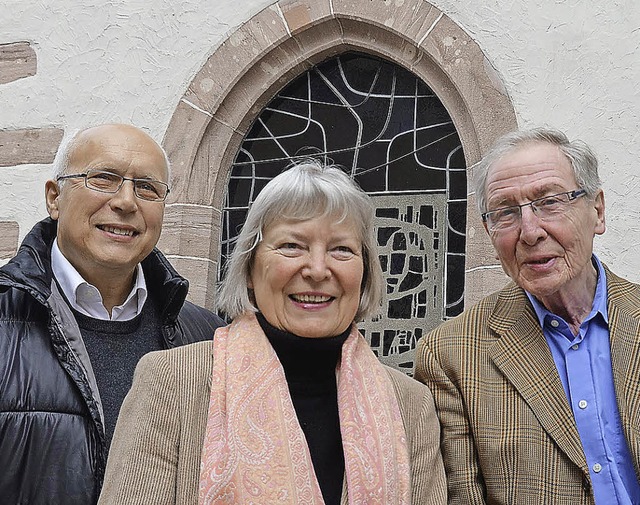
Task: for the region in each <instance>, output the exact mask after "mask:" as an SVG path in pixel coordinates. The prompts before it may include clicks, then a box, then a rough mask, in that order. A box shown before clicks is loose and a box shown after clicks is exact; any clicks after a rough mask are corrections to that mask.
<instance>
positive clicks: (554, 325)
mask: <svg viewBox="0 0 640 505" xmlns="http://www.w3.org/2000/svg"><path fill="white" fill-rule="evenodd" d="M551 326H553V327H554V328H557V327H558V326H560V323H559V322H558V321H557V320H556V319H552V320H551Z"/></svg>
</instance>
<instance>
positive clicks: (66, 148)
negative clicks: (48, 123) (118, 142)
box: [51, 126, 171, 187]
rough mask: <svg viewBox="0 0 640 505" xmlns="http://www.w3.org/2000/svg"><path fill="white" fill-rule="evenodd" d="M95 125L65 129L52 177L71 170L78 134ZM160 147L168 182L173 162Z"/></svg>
mask: <svg viewBox="0 0 640 505" xmlns="http://www.w3.org/2000/svg"><path fill="white" fill-rule="evenodd" d="M91 128H94V127H93V126H89V127H87V128H82V129H75V130H70V131H65V134H64V136H63V137H62V141H61V142H60V145H59V146H58V151H57V152H56V156H55V158H54V159H53V166H52V173H51V177H52V178H53V180H54V181H55V180H56V179H57V178H58V177H60V176H61V175H65V174H67V173H68V171H69V160H70V159H71V155H72V154H73V151H74V149H75V148H76V147H77V140H78V136H79V135H80V134H81V133H83V132H85V131H87V130H89V129H91ZM158 146H159V147H160V149H161V150H162V155H163V156H164V161H165V163H166V164H167V182H169V181H170V180H171V164H170V163H169V157H168V156H167V153H166V151H165V150H164V148H163V147H162V146H161V145H160V144H158ZM64 182H65V181H64V180H62V181H58V185H59V186H60V187H62V184H63V183H64Z"/></svg>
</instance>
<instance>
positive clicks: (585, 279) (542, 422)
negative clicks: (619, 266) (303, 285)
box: [415, 128, 640, 505]
mask: <svg viewBox="0 0 640 505" xmlns="http://www.w3.org/2000/svg"><path fill="white" fill-rule="evenodd" d="M476 175H477V178H476V185H477V189H476V196H477V200H478V206H479V208H480V212H481V213H482V218H483V221H484V225H485V228H486V230H487V232H488V233H489V235H490V237H491V241H492V243H493V246H494V248H495V250H496V252H497V254H498V257H499V258H500V261H501V263H502V266H503V268H504V270H505V272H506V273H507V274H508V275H509V277H511V279H512V282H510V283H509V284H508V285H507V286H506V287H505V288H504V289H502V290H501V291H500V292H498V293H495V294H493V295H491V296H488V297H487V298H485V299H484V300H482V301H481V302H480V303H478V304H477V305H476V306H474V307H472V308H471V309H469V310H466V311H465V312H464V313H463V314H461V315H460V316H458V317H457V318H455V319H453V320H451V321H448V322H446V323H445V324H443V325H441V326H440V327H438V328H436V329H435V330H434V331H432V332H431V333H429V334H428V335H426V336H425V337H424V338H423V339H422V340H421V341H420V342H419V345H418V351H417V357H416V369H415V377H416V378H417V379H418V380H420V381H422V382H424V383H426V384H428V385H429V386H430V387H431V389H432V391H433V394H434V398H435V401H436V408H437V410H438V413H439V417H440V422H441V424H442V451H443V456H444V461H445V468H446V471H447V476H448V486H449V496H450V499H449V503H451V504H485V503H486V504H510V505H512V504H523V505H532V504H566V505H576V504H594V503H595V504H597V505H602V504H638V503H640V486H639V484H638V471H639V469H640V352H639V351H640V338H639V336H640V286H638V285H636V284H632V283H630V282H628V281H626V280H624V279H622V278H620V277H618V276H616V275H614V274H613V273H612V272H611V271H610V270H609V269H608V268H607V267H606V266H605V265H603V264H602V263H601V262H600V261H599V259H598V258H597V257H596V255H595V254H593V239H594V237H595V235H599V234H602V233H604V231H605V219H604V195H603V191H602V188H601V183H600V180H599V177H598V173H597V161H596V158H595V156H594V155H593V152H592V151H591V150H590V149H589V147H588V146H586V145H585V144H584V143H582V142H580V141H574V142H570V141H569V140H568V139H567V138H566V136H565V135H564V134H562V133H561V132H558V131H556V130H552V129H548V128H539V129H535V130H530V131H519V132H513V133H511V134H508V135H506V136H505V137H503V138H501V139H500V140H499V141H498V142H497V143H496V144H495V145H494V147H493V148H492V149H491V150H490V152H489V153H488V154H487V156H486V157H485V158H484V159H483V160H482V162H481V163H480V164H479V165H478V167H477V172H476Z"/></svg>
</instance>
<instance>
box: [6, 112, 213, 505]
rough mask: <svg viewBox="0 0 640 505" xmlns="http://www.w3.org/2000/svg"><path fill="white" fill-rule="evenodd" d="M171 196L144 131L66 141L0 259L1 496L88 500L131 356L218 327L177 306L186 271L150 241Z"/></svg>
mask: <svg viewBox="0 0 640 505" xmlns="http://www.w3.org/2000/svg"><path fill="white" fill-rule="evenodd" d="M168 193H169V163H168V160H167V156H166V154H165V152H164V150H163V149H162V148H161V147H160V146H159V145H158V144H157V143H156V142H155V141H154V140H153V139H152V138H151V137H149V136H148V135H147V134H146V133H144V132H143V131H142V130H140V129H138V128H136V127H134V126H131V125H125V124H107V125H100V126H96V127H92V128H88V129H85V130H82V131H79V132H77V133H74V134H73V135H70V136H68V137H67V138H65V139H64V140H63V142H62V144H61V146H60V149H59V150H58V153H57V155H56V158H55V160H54V175H53V178H52V179H51V180H49V181H47V182H46V184H45V196H46V205H47V211H48V213H49V216H50V217H49V218H47V219H45V220H43V221H41V222H39V223H38V224H36V225H35V226H34V228H33V229H32V230H31V231H30V232H29V234H28V235H27V236H26V237H25V239H24V241H23V243H22V245H21V247H20V249H19V250H18V253H17V254H16V256H15V257H14V258H12V259H11V260H10V261H9V262H8V263H7V264H6V265H5V266H3V267H2V268H0V468H2V472H1V473H0V497H2V502H3V503H12V504H14V503H15V504H18V503H20V504H30V505H35V504H45V503H47V504H60V505H62V504H64V505H75V504H78V505H80V504H82V505H88V504H93V503H96V502H97V498H98V494H99V491H100V487H101V484H102V477H103V472H104V466H105V462H106V458H107V452H108V448H109V444H110V441H111V436H112V434H113V429H114V426H115V422H116V418H117V415H118V412H119V409H120V405H121V403H122V400H123V399H124V396H125V395H126V393H127V392H128V390H129V387H130V386H131V382H132V378H133V371H134V369H135V366H136V364H137V362H138V360H139V358H140V357H142V355H143V354H146V353H147V352H150V351H154V350H158V349H166V348H170V347H175V346H179V345H183V344H188V343H191V342H196V341H199V340H205V339H210V338H212V337H213V332H214V330H215V328H217V327H218V326H221V325H223V324H224V322H223V321H222V320H221V319H220V318H219V317H218V316H216V315H214V314H213V313H211V312H209V311H207V310H205V309H203V308H201V307H198V306H196V305H193V304H192V303H189V302H188V301H186V296H187V290H188V282H187V280H186V279H184V278H183V277H181V276H180V275H179V274H178V273H177V272H176V271H175V270H174V269H173V268H172V267H171V265H170V264H169V262H168V261H167V259H166V258H165V257H164V256H163V255H162V254H161V253H160V251H158V250H157V249H156V248H155V246H156V244H157V242H158V239H159V237H160V232H161V229H162V219H163V215H164V206H165V200H166V197H167V195H168ZM177 414H178V413H176V415H177Z"/></svg>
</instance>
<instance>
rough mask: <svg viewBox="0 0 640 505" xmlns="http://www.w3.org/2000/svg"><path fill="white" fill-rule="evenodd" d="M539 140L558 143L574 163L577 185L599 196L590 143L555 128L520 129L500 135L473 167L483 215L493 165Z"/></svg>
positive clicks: (485, 208)
mask: <svg viewBox="0 0 640 505" xmlns="http://www.w3.org/2000/svg"><path fill="white" fill-rule="evenodd" d="M537 142H546V143H548V144H552V145H555V146H557V147H558V149H560V152H562V153H563V154H564V155H565V156H566V157H567V158H568V160H569V162H570V163H571V167H572V168H573V173H574V175H575V178H576V182H577V183H578V186H579V187H580V188H582V189H584V190H585V191H586V192H587V196H589V197H592V198H593V197H595V196H596V194H597V193H598V190H599V189H600V188H601V187H602V181H600V177H599V176H598V159H597V158H596V155H595V154H594V152H593V151H592V150H591V148H590V147H589V146H588V145H587V144H585V143H584V142H582V141H581V140H574V141H569V139H568V138H567V136H566V135H565V134H564V133H562V132H561V131H559V130H556V129H554V128H548V127H540V128H534V129H531V130H519V131H514V132H511V133H507V134H506V135H503V136H502V137H500V138H499V139H498V140H497V141H496V142H495V144H493V146H492V147H491V149H490V150H489V151H488V152H487V154H486V155H485V156H484V157H483V158H482V160H481V161H480V162H478V164H477V165H476V166H475V167H474V172H475V173H474V180H475V191H476V201H477V204H478V210H479V211H480V213H481V214H482V213H484V212H487V210H489V209H488V208H487V177H488V175H489V171H490V170H491V167H492V166H493V165H494V164H495V163H497V162H498V161H500V160H501V159H502V158H503V157H504V156H506V155H507V154H510V153H512V152H513V151H515V150H516V149H518V148H520V147H522V146H523V145H525V144H532V143H537ZM576 189H577V188H576Z"/></svg>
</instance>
